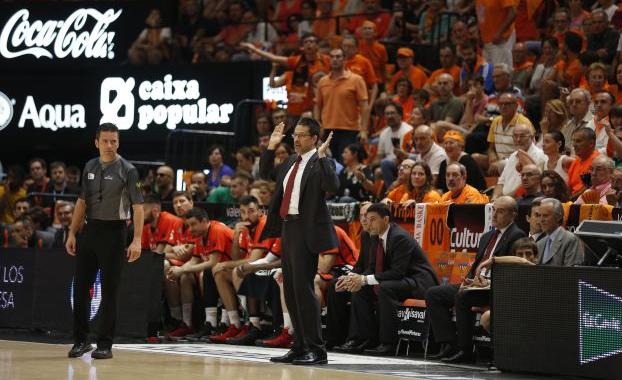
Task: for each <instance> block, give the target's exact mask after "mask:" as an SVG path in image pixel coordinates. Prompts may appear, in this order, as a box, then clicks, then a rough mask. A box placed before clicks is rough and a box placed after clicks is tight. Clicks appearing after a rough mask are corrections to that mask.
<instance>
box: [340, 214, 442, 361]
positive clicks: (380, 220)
mask: <svg viewBox="0 0 622 380" xmlns="http://www.w3.org/2000/svg"><path fill="white" fill-rule="evenodd" d="M367 223H368V229H369V232H370V234H371V235H372V236H374V239H373V242H372V245H371V250H370V251H369V254H370V259H371V260H369V265H367V267H365V268H362V267H361V266H359V267H358V268H356V270H355V273H352V274H350V275H348V276H345V277H342V278H341V279H340V281H338V282H337V285H336V289H337V290H347V291H350V292H352V309H351V310H350V333H349V335H350V336H349V340H348V342H346V343H345V344H344V345H342V346H341V347H340V350H341V351H346V352H356V350H360V349H361V348H364V347H370V348H368V349H366V350H365V351H364V352H365V353H366V354H369V355H393V354H394V353H395V345H396V344H397V322H398V320H397V315H396V310H397V308H398V307H399V306H400V305H401V303H402V302H403V301H404V300H405V299H407V298H419V299H422V298H423V297H424V295H425V292H426V290H427V289H428V288H430V287H431V286H435V285H438V284H439V281H438V278H437V277H436V274H435V273H434V270H433V269H432V266H431V265H430V263H429V262H428V259H427V258H426V255H425V253H423V251H422V250H421V247H419V244H417V242H416V241H415V240H414V239H413V238H412V237H411V236H410V235H409V234H408V233H407V232H406V231H405V230H404V229H403V228H401V227H400V226H398V225H397V224H395V223H390V210H389V208H388V207H387V206H386V205H385V204H383V203H376V204H374V205H372V206H370V207H369V209H367Z"/></svg>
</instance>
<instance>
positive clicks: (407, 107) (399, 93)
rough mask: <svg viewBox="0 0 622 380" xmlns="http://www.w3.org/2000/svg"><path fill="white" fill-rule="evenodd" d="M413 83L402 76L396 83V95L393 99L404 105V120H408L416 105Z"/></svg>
mask: <svg viewBox="0 0 622 380" xmlns="http://www.w3.org/2000/svg"><path fill="white" fill-rule="evenodd" d="M412 95H413V85H412V84H411V83H410V81H409V80H408V79H406V78H400V79H398V80H397V82H396V83H395V96H394V97H393V101H394V102H396V103H399V104H400V105H401V106H402V110H403V115H402V121H406V122H408V120H410V114H411V113H412V110H413V108H414V107H415V98H413V96H412Z"/></svg>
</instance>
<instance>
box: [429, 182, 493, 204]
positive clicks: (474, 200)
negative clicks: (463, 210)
mask: <svg viewBox="0 0 622 380" xmlns="http://www.w3.org/2000/svg"><path fill="white" fill-rule="evenodd" d="M488 201H489V199H488V196H487V195H486V194H482V193H480V192H479V190H477V189H476V188H474V187H473V186H471V185H465V186H464V188H463V189H462V192H460V195H458V196H457V197H455V198H454V197H453V196H452V193H451V191H448V192H446V193H445V194H443V196H442V197H441V200H440V202H449V203H455V204H459V205H462V204H486V203H488Z"/></svg>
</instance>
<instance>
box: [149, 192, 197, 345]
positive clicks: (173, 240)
mask: <svg viewBox="0 0 622 380" xmlns="http://www.w3.org/2000/svg"><path fill="white" fill-rule="evenodd" d="M143 208H144V210H145V216H144V221H145V226H144V228H143V235H142V249H147V250H151V251H152V252H154V253H157V254H161V255H164V251H165V250H167V248H168V252H169V253H168V254H166V255H165V258H164V287H165V289H166V296H167V301H168V305H169V308H170V311H171V317H172V318H173V319H175V322H176V324H177V326H178V327H177V328H175V329H174V330H173V331H170V332H169V334H168V335H169V336H172V337H177V336H179V335H178V334H179V333H180V332H182V330H184V329H183V326H182V323H183V324H185V325H186V326H189V325H190V324H191V321H192V313H191V312H192V300H193V297H192V288H190V291H189V292H188V291H185V290H184V291H181V287H182V284H183V287H184V288H185V287H187V286H188V285H186V284H187V281H186V280H180V281H179V282H172V281H166V271H167V270H168V268H170V266H171V265H182V264H183V263H184V262H186V261H188V260H189V259H190V253H183V252H179V253H175V252H172V247H175V246H176V245H177V243H178V242H179V241H180V240H181V238H182V233H183V229H184V221H183V219H181V218H179V217H177V216H175V215H173V214H170V213H168V212H166V211H162V205H161V202H160V197H159V196H158V195H147V196H145V202H144V204H143ZM188 295H189V297H188ZM180 305H182V306H180ZM180 328H181V330H180Z"/></svg>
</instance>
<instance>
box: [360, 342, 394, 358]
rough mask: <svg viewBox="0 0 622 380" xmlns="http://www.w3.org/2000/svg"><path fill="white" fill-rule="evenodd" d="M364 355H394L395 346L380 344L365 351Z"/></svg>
mask: <svg viewBox="0 0 622 380" xmlns="http://www.w3.org/2000/svg"><path fill="white" fill-rule="evenodd" d="M363 353H365V355H373V356H389V355H395V345H393V344H385V343H380V344H379V345H378V346H377V347H374V348H370V349H367V350H365V351H363Z"/></svg>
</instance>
